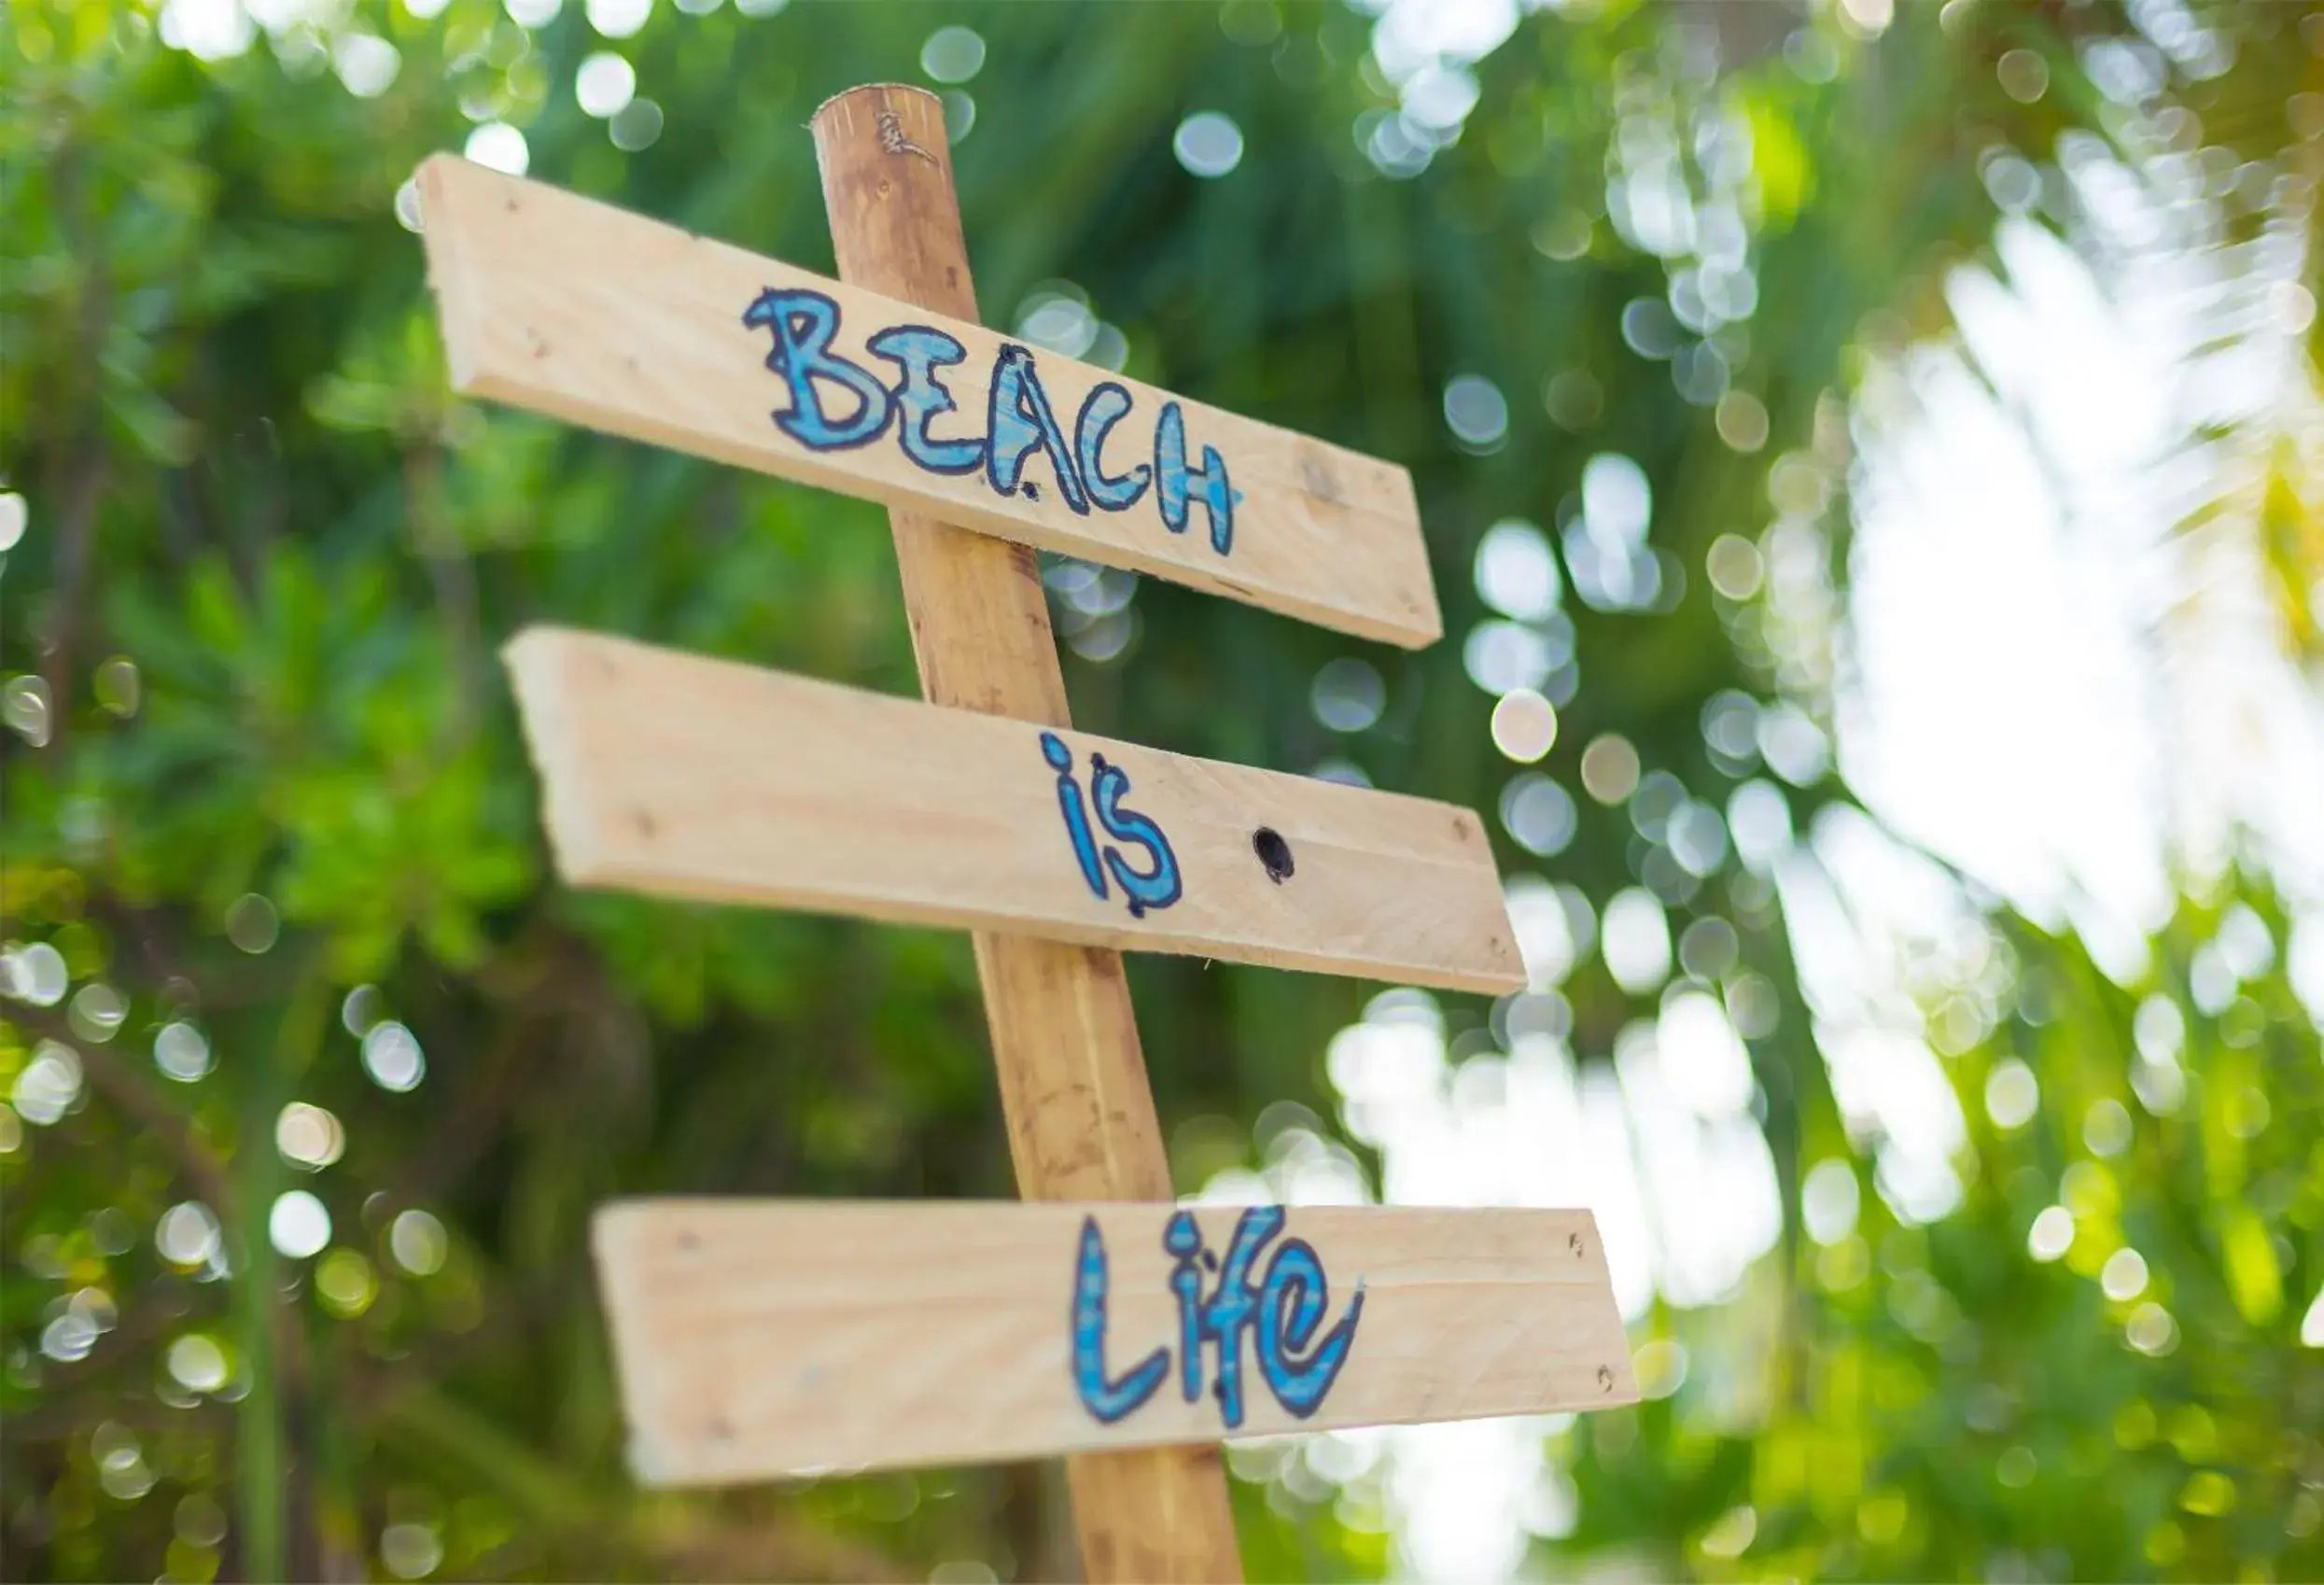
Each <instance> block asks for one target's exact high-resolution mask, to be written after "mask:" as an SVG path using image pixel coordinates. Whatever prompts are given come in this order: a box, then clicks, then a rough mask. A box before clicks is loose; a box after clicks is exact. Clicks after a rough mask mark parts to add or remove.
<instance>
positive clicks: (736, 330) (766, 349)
mask: <svg viewBox="0 0 2324 1585" xmlns="http://www.w3.org/2000/svg"><path fill="white" fill-rule="evenodd" d="M915 147H918V146H917V145H916V146H915ZM923 152H924V153H925V151H924V150H923ZM905 157H906V158H909V157H910V156H909V155H906V156H905ZM926 157H927V158H929V159H930V160H931V161H932V160H933V158H934V156H933V155H932V154H931V155H926ZM419 190H420V201H421V212H422V214H423V215H424V217H425V225H426V230H425V231H423V233H422V236H423V239H424V241H425V243H426V245H427V260H428V276H429V279H430V280H431V281H432V282H433V284H434V286H435V288H436V294H437V297H438V300H439V302H440V303H441V308H442V322H443V333H444V344H445V349H446V352H447V354H448V356H449V358H450V362H451V366H452V380H453V386H454V387H455V389H457V390H461V391H468V392H472V393H474V394H476V395H478V396H484V397H491V398H494V399H496V400H501V401H508V402H512V403H515V404H516V405H518V406H522V407H529V408H535V409H538V410H539V411H540V412H543V413H548V414H555V415H556V416H558V417H561V418H567V419H570V420H572V421H574V422H576V423H580V424H586V425H588V426H590V427H592V428H598V429H603V430H606V431H609V432H610V433H612V434H617V435H625V436H628V437H630V438H632V439H634V440H641V441H650V442H655V443H657V444H661V445H665V446H670V447H673V448H675V449H677V450H679V451H685V452H692V453H694V454H696V455H698V456H707V457H712V458H715V459H717V460H719V461H721V462H730V463H735V464H737V465H739V466H741V467H745V468H753V469H757V470H760V471H762V472H767V473H777V474H780V475H783V476H784V477H786V478H792V479H799V480H804V481H805V482H806V483H808V484H820V485H823V486H826V487H828V488H831V489H836V490H842V491H845V492H847V494H850V495H857V496H866V497H869V498H872V499H874V500H878V501H884V502H887V503H888V504H889V505H890V506H903V507H909V508H913V509H915V510H917V511H921V512H930V513H932V514H934V515H936V516H938V517H940V518H942V519H943V520H944V521H945V522H947V523H952V524H958V525H959V526H963V527H968V528H973V529H976V530H978V531H980V532H983V533H987V534H994V535H999V536H1001V538H1004V539H1009V540H1017V541H1019V542H1021V543H1024V544H1029V545H1033V546H1036V547H1038V548H1040V549H1043V550H1049V551H1057V552H1060V553H1062V554H1068V555H1076V556H1082V557H1085V558H1087V559H1089V560H1092V561H1098V562H1104V563H1107V564H1110V565H1113V566H1116V567H1126V568H1132V569H1134V570H1137V571H1140V572H1147V573H1152V574H1153V575H1155V577H1158V578H1166V579H1170V580H1174V581H1175V582H1181V583H1188V584H1192V585H1193V586H1194V587H1196V588H1198V589H1207V590H1210V591H1211V592H1213V593H1216V594H1222V595H1226V596H1232V597H1234V598H1236V599H1240V600H1245V601H1248V602H1250V603H1251V604H1253V605H1257V606H1263V607H1266V608H1267V609H1268V610H1278V611H1283V612H1287V613H1288V614H1290V615H1293V616H1297V617H1303V618H1305V619H1307V620H1309V621H1310V622H1316V623H1321V624H1324V625H1326V626H1331V627H1337V628H1339V629H1341V630H1342V631H1345V632H1349V633H1354V634H1359V635H1361V636H1363V637H1365V638H1382V639H1386V640H1388V641H1390V642H1392V643H1397V644H1403V645H1405V646H1407V647H1420V646H1423V645H1427V644H1430V643H1433V642H1435V639H1436V638H1438V637H1439V636H1440V635H1441V634H1442V632H1443V624H1442V622H1441V620H1440V618H1439V616H1438V614H1437V608H1436V596H1435V588H1434V586H1433V585H1432V583H1431V582H1430V580H1429V569H1428V556H1427V551H1426V548H1425V546H1424V545H1423V543H1422V541H1421V524H1420V514H1419V510H1418V508H1417V506H1416V505H1415V502H1414V498H1413V494H1412V481H1411V477H1410V475H1409V474H1407V472H1406V471H1405V470H1403V469H1401V468H1397V467H1394V466H1393V465H1392V464H1389V463H1385V462H1380V461H1377V460H1375V459H1373V458H1371V457H1367V456H1359V455H1357V454H1355V453H1353V452H1349V451H1343V450H1341V449H1340V448H1338V447H1337V446H1332V445H1327V444H1325V443H1324V442H1321V441H1315V440H1310V439H1308V438H1306V437H1304V436H1300V435H1295V434H1292V433H1290V432H1289V431H1286V430H1282V429H1278V428H1272V427H1271V426H1268V425H1266V424H1261V423H1257V422H1254V421H1253V420H1251V419H1248V418H1241V417H1238V416H1236V415H1235V414H1228V413H1223V412H1220V411H1219V410H1217V409H1215V408H1211V407H1205V406H1203V405H1202V404H1200V403H1198V402H1193V401H1187V400H1183V399H1182V398H1178V397H1174V396H1171V395H1170V394H1169V393H1168V392H1167V391H1160V390H1156V389H1155V388H1154V387H1152V386H1145V385H1141V384H1140V383H1139V382H1137V381H1135V380H1130V379H1125V378H1123V377H1121V376H1120V375H1117V374H1114V373H1113V372H1109V371H1107V370H1104V369H1099V368H1094V367H1092V366H1090V365H1088V364H1084V363H1077V362H1074V361H1072V360H1071V359H1069V358H1061V357H1058V356H1057V355H1056V354H1053V353H1048V352H1043V353H1041V354H1039V355H1038V356H1036V354H1035V353H1034V352H1033V350H1032V349H1030V348H1029V347H1026V346H1024V345H1022V344H1019V343H1017V342H1015V341H1013V340H1011V339H1009V338H1008V337H1006V336H1003V335H1000V334H997V333H995V332H993V331H991V330H984V329H981V328H980V327H978V326H976V325H973V324H971V323H968V322H966V321H964V320H961V319H956V318H948V317H946V316H943V315H941V314H933V313H931V312H930V311H929V310H927V309H925V308H919V307H915V306H913V305H912V304H909V303H905V302H897V301H895V300H894V299H893V298H889V297H883V296H880V295H879V294H877V293H875V292H870V291H865V290H862V289H861V288H855V287H849V286H846V285H843V284H841V283H840V282H837V281H833V280H829V279H826V278H824V277H823V276H820V275H816V274H810V273H808V272H807V271H805V270H800V269H795V268H793V267H792V266H791V265H789V264H784V263H780V262H777V260H775V259H764V258H761V257H759V256H757V255H755V254H751V253H747V252H745V251H744V250H742V249H741V248H738V247H733V246H729V245H726V244H724V243H721V242H714V241H711V240H709V239H707V238H704V237H697V236H694V235H693V234H691V233H689V232H686V231H679V230H678V229H677V228H676V227H673V226H665V225H663V224H661V223H660V222H658V221H654V220H650V219H647V218H645V217H641V216H637V215H633V214H629V213H627V212H625V211H623V210H620V209H615V208H612V207H609V206H608V205H606V204H602V203H594V202H592V201H591V200H589V199H585V198H581V197H579V196H577V195H575V194H573V193H569V192H565V191H562V190H560V189H556V188H553V187H549V186H546V185H544V184H542V183H539V182H531V181H525V180H523V179H521V178H519V177H515V176H508V175H501V174H499V173H498V172H496V171H491V170H487V169H486V168H484V167H483V166H482V165H476V164H471V163H469V161H465V160H461V159H457V158H455V157H453V156H451V155H440V156H438V157H436V158H434V159H431V160H429V161H427V163H426V164H425V165H423V166H422V167H421V168H420V173H419Z"/></svg>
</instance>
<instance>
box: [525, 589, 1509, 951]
mask: <svg viewBox="0 0 2324 1585" xmlns="http://www.w3.org/2000/svg"><path fill="white" fill-rule="evenodd" d="M508 660H509V666H510V669H511V672H512V674H513V676H514V679H515V683H516V694H517V698H518V702H519V704H520V705H521V706H522V708H523V712H524V718H525V735H526V736H527V738H528V739H529V741H530V743H531V745H532V751H533V758H534V760H535V762H536V763H537V764H538V765H539V771H540V778H541V784H542V802H543V806H544V810H543V812H544V818H545V821H546V823H547V826H548V831H549V838H550V843H551V846H552V847H553V849H554V850H555V853H556V857H557V865H558V869H559V871H560V873H561V874H562V875H563V876H564V877H565V878H566V879H567V881H569V882H571V883H572V884H574V885H576V886H586V887H604V888H614V889H619V890H623V891H645V892H651V893H655V894H658V895H663V896H670V897H687V898H695V899H700V900H704V901H709V902H729V903H750V904H758V905H773V906H778V907H793V908H802V909H806V910H810V911H814V912H821V913H843V914H859V915H863V916H866V917H869V918H872V919H888V920H892V921H896V922H900V923H910V924H934V925H948V926H953V927H957V928H961V929H975V930H991V931H1006V932H1014V933H1022V934H1029V935H1040V936H1047V937H1050V938H1052V939H1056V940H1063V941H1071V942H1079V943H1082V944H1085V945H1087V946H1093V947H1116V948H1122V949H1131V950H1142V951H1149V952H1179V953H1189V954H1194V955H1197V956H1201V957H1207V958H1219V959H1225V960H1228V961H1235V962H1247V963H1266V964H1272V965H1274V966H1276V967H1280V968H1294V969H1311V970H1318V971H1322V972H1324V973H1332V974H1343V975H1361V976H1364V977H1366V978H1375V979H1386V980H1394V981H1399V982H1407V983H1410V984H1415V985H1430V986H1441V987H1446V988H1449V989H1460V990H1483V991H1505V990H1515V989H1522V988H1523V985H1524V973H1523V968H1522V965H1521V963H1520V961H1519V956H1518V952H1517V948H1516V945H1515V942H1516V936H1515V933H1514V932H1513V931H1512V930H1511V928H1510V924H1509V918H1508V912H1507V909H1506V908H1505V905H1504V904H1503V902H1502V895H1501V882H1500V877H1499V876H1498V874H1497V873H1496V871H1495V870H1494V867H1493V861H1492V852H1491V844H1490V843H1489V842H1488V841H1487V839H1486V834H1485V827H1484V823H1483V821H1480V820H1479V819H1478V818H1477V816H1476V815H1475V814H1474V813H1472V812H1471V811H1469V810H1467V809H1463V808H1457V807H1453V806H1451V805H1449V804H1438V803H1432V802H1429V801H1427V800H1425V799H1420V798H1410V797H1405V796H1402V795H1400V794H1396V793H1391V792H1374V791H1372V790H1370V789H1367V788H1356V787H1344V786H1341V785H1338V784H1337V783H1334V782H1327V781H1319V780H1316V779H1314V778H1309V777H1302V776H1287V775H1284V774H1281V773H1280V772H1276V771H1265V770H1253V769H1251V768H1249V767H1247V766H1242V765H1231V764H1219V763H1217V762H1215V761H1211V760H1197V759H1191V758H1188V757H1186V756H1184V755H1180V754H1170V753H1164V752H1162V751H1161V750H1155V749H1145V748H1140V747H1138V746H1137V745H1135V744H1128V743H1117V742H1113V741H1110V740H1108V739H1106V738H1102V737H1097V736H1091V735H1090V734H1087V733H1082V732H1074V731H1071V730H1070V729H1063V730H1059V729H1051V728H1047V727H1042V726H1035V725H1031V724H1029V723H1026V722H1014V721H1007V720H1003V719H1000V718H997V717H993V716H987V715H980V714H977V713H974V712H972V711H967V710H955V709H946V708H941V707H939V706H935V705H925V704H921V703H918V702H917V701H915V700H908V699H899V698H894V697H891V696H889V695H888V694H871V693H865V692H863V691H861V690H859V689H853V688H844V687H840V686H838V685H836V684H833V683H829V682H818V681H812V680H807V679H805V678H799V677H792V676H789V675H787V674H785V673H782V672H775V671H766V670H763V669H760V668H758V667H754V666H742V665H739V664H736V663H734V662H730V661H720V660H710V659H707V658H704V657H701V656H697V655H689V654H684V653H680V652H676V651H671V650H663V649H656V648H653V647H651V646H650V645H645V644H639V643H637V642H634V641H632V640H629V639H624V638H607V637H602V636H597V635H591V634H583V633H575V632H570V631H566V630H560V629H554V628H531V629H528V630H526V631H525V632H524V633H521V634H519V635H518V636H517V638H515V639H514V640H513V641H512V642H511V644H510V646H509V649H508Z"/></svg>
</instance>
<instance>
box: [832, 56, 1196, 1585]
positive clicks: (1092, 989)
mask: <svg viewBox="0 0 2324 1585" xmlns="http://www.w3.org/2000/svg"><path fill="white" fill-rule="evenodd" d="M812 125H813V130H814V134H815V148H816V157H817V159H818V161H819V163H820V165H821V168H822V173H823V203H824V207H825V209H826V210H827V211H828V212H829V214H830V217H831V227H832V241H833V246H834V249H835V251H836V253H837V257H838V263H839V274H840V278H841V279H843V280H845V281H847V282H848V283H850V284H851V285H857V286H862V287H868V288H871V289H872V290H875V291H878V292H882V293H885V294H887V295H888V296H890V297H895V298H901V299H903V300H905V301H907V302H914V303H917V304H918V305H919V306H921V307H924V308H929V309H932V310H934V311H936V312H937V313H940V314H945V315H948V316H952V317H954V318H959V319H965V320H970V321H976V320H977V312H976V295H975V288H974V287H973V284H972V282H971V281H970V278H969V266H968V249H967V246H966V245H965V244H964V242H963V241H962V239H961V233H960V213H959V199H958V197H957V196H956V194H955V192H954V190H953V183H952V154H951V148H950V145H949V141H948V140H947V139H946V137H945V124H944V106H943V105H942V102H940V101H939V100H938V99H937V98H936V96H935V95H933V94H931V93H928V92H926V91H922V90H919V89H916V88H904V87H898V86H894V85H885V84H883V85H874V86H869V87H864V88H857V89H850V90H849V91H847V92H845V93H842V94H840V95H838V96H837V97H835V98H833V99H832V100H830V101H828V102H826V103H825V104H824V105H823V106H822V107H821V108H820V109H819V110H818V111H817V112H816V113H815V119H814V121H813V123H812ZM888 515H889V525H890V526H891V527H892V529H893V531H894V535H895V542H896V562H897V566H898V568H899V570H900V571H901V572H902V574H903V602H904V610H905V613H906V616H907V617H908V619H909V620H910V623H911V627H912V645H913V650H914V652H915V653H916V655H917V657H918V661H919V670H920V687H921V691H922V693H923V694H926V696H927V697H928V698H929V699H930V701H931V702H932V703H935V704H940V705H952V706H956V707H959V708H967V709H974V710H982V711H985V712H987V713H988V714H993V715H1004V716H1011V717H1014V718H1015V719H1017V720H1019V721H1027V722H1038V723H1040V724H1042V725H1045V726H1059V727H1062V726H1068V725H1071V721H1070V720H1069V718H1068V711H1067V706H1066V698H1065V679H1064V675H1063V673H1062V672H1061V671H1060V670H1059V669H1058V666H1057V643H1056V640H1055V638H1053V637H1052V635H1051V633H1050V631H1049V608H1048V604H1047V602H1046V600H1045V599H1044V598H1043V593H1042V586H1041V571H1040V565H1039V563H1038V561H1037V560H1036V558H1035V556H1034V554H1033V552H1032V551H1030V550H1029V549H1027V548H1025V547H1024V546H1022V545H1014V544H1009V543H1006V542H1004V541H1002V540H995V539H990V538H987V537H985V536H981V535H977V534H973V533H970V532H969V531H967V530H966V529H962V528H956V527H953V526H948V525H946V524H944V523H941V522H938V521H936V520H934V519H932V518H929V517H925V516H922V515H920V514H918V513H917V512H902V511H891V512H889V514H888ZM974 941H975V949H976V968H977V975H978V977H979V978H980V979H981V981H982V982H983V986H984V992H985V1016H986V1018H987V1022H988V1024H989V1025H990V1028H991V1031H992V1047H993V1063H994V1066H995V1067H996V1068H997V1069H998V1070H999V1073H1000V1079H1001V1110H1002V1113H1003V1115H1005V1117H1006V1119H1007V1123H1008V1130H1009V1148H1010V1155H1011V1157H1012V1159H1013V1160H1014V1161H1015V1167H1016V1180H1017V1189H1018V1192H1019V1193H1020V1194H1022V1195H1023V1196H1024V1197H1025V1198H1026V1199H1150V1200H1161V1199H1169V1198H1170V1179H1169V1161H1168V1159H1167V1158H1166V1157H1165V1156H1164V1154H1163V1149H1162V1132H1161V1125H1160V1123H1159V1122H1158V1121H1157V1119H1156V1117H1155V1108H1154V1095H1153V1091H1152V1090H1151V1089H1150V1088H1149V1087H1148V1085H1147V1082H1146V1064H1145V1057H1144V1054H1143V1053H1142V1052H1141V1049H1140V1047H1139V1044H1138V1025H1137V1021H1136V1019H1135V1017H1134V1016H1133V1014H1132V1011H1131V1008H1130V1001H1129V986H1128V982H1127V980H1126V979H1125V978H1124V977H1123V973H1122V959H1121V955H1120V954H1119V953H1117V952H1111V951H1103V950H1099V949H1096V948H1090V947H1071V946H1066V945H1063V944H1061V943H1057V942H1052V941H1042V940H1036V939H1033V938H1030V937H1027V936H1017V935H998V934H992V933H985V932H979V933H976V935H975V937H974ZM1059 1368H1063V1367H1062V1365H1060V1367H1059ZM1066 1473H1067V1477H1068V1480H1069V1481H1070V1483H1071V1489H1072V1494H1073V1514H1074V1522H1075V1528H1076V1530H1077V1531H1078V1533H1079V1535H1080V1537H1081V1546H1082V1559H1083V1565H1084V1567H1085V1570H1086V1571H1087V1574H1088V1577H1089V1578H1090V1579H1092V1580H1096V1581H1124V1582H1128V1581H1164V1580H1239V1579H1240V1578H1242V1565H1241V1560H1240V1557H1239V1553H1238V1552H1237V1550H1236V1545H1235V1523H1234V1515H1233V1512H1232V1511H1231V1509H1230V1508H1229V1507H1228V1505H1227V1498H1226V1476H1225V1468H1224V1466H1223V1464H1222V1461H1221V1458H1220V1453H1219V1449H1218V1448H1217V1446H1216V1445H1205V1446H1197V1447H1175V1448H1155V1449H1141V1450H1138V1451H1135V1452H1107V1453H1084V1454H1080V1455H1078V1456H1075V1457H1072V1458H1070V1459H1068V1460H1067V1461H1066Z"/></svg>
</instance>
